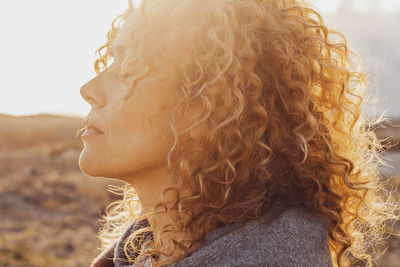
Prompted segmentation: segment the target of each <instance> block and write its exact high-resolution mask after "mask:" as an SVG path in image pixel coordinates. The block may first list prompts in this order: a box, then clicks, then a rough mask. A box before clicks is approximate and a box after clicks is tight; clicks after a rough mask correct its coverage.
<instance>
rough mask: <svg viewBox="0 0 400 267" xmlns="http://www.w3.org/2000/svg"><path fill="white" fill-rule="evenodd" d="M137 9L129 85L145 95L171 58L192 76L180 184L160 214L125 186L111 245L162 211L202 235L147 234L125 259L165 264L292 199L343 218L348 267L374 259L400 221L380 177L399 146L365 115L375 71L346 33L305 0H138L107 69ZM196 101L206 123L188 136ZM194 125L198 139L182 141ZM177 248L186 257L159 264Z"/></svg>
mask: <svg viewBox="0 0 400 267" xmlns="http://www.w3.org/2000/svg"><path fill="white" fill-rule="evenodd" d="M133 12H140V16H141V20H140V23H137V24H136V25H134V28H133V30H132V32H131V43H130V44H129V50H128V51H129V52H128V55H127V56H126V57H125V58H124V60H123V61H122V62H121V63H119V67H120V75H121V79H122V80H124V81H125V82H126V84H127V85H128V86H129V88H130V90H133V89H134V87H135V84H136V83H137V82H138V81H140V80H141V79H145V78H146V77H148V76H151V74H152V70H153V69H154V68H155V66H156V65H157V63H158V62H169V63H170V64H174V66H175V67H176V70H177V75H181V78H182V84H181V87H180V88H179V89H180V90H181V93H182V98H181V99H180V101H179V104H177V106H176V109H175V110H174V112H173V113H172V114H171V121H170V125H171V131H172V132H173V134H174V136H175V143H174V145H173V146H172V147H171V150H170V151H169V153H168V167H169V169H170V171H171V173H172V174H173V175H174V177H176V178H177V181H178V183H177V185H176V186H175V187H171V188H167V189H166V190H165V191H164V193H163V201H162V203H159V204H158V205H157V206H156V207H154V209H153V211H152V212H150V213H147V214H143V213H141V208H140V203H139V202H138V199H137V196H136V193H135V191H134V189H133V188H132V187H131V186H130V185H125V186H123V187H111V188H110V189H109V190H111V191H112V192H114V193H117V194H121V195H122V198H121V200H118V201H116V202H113V203H111V204H110V205H109V206H108V207H107V209H106V212H105V215H103V217H102V228H101V229H100V238H101V240H102V244H103V248H105V247H107V246H108V245H110V244H111V243H113V242H115V241H116V240H117V239H118V238H120V236H121V233H122V232H123V231H124V230H125V229H126V228H127V226H128V225H129V224H130V223H131V222H132V220H133V219H134V218H136V219H138V220H139V219H143V218H150V216H154V215H155V214H156V212H155V210H156V208H160V207H161V208H162V209H161V210H162V211H161V212H164V213H167V214H168V215H169V216H170V217H171V218H172V219H173V222H174V223H172V224H170V225H166V226H164V228H163V231H162V233H165V232H176V233H178V232H184V233H186V234H187V236H189V237H190V238H189V239H185V240H180V241H177V240H174V239H173V238H171V239H163V240H160V238H155V239H154V240H158V241H154V240H148V241H147V242H146V243H145V245H143V247H142V248H141V249H140V248H137V247H136V246H135V242H134V240H135V238H142V239H143V236H144V235H143V234H144V233H146V232H149V231H150V227H144V228H142V229H140V230H139V231H136V232H135V233H132V234H131V236H130V237H129V240H130V242H128V243H126V244H125V247H124V251H125V254H126V255H127V257H128V259H129V260H131V261H133V262H134V261H138V260H139V259H140V258H141V257H143V256H144V255H146V256H149V257H150V259H151V261H152V263H153V265H156V266H160V265H163V264H168V263H173V262H176V261H179V260H180V259H182V258H184V257H185V255H186V253H187V252H188V251H190V250H191V249H193V248H195V247H196V245H198V244H200V243H201V242H202V240H204V238H205V237H206V236H207V235H208V234H209V233H210V232H211V231H212V230H213V229H215V228H216V227H219V226H222V225H225V224H229V223H233V222H237V221H251V220H255V219H257V218H259V217H260V216H262V214H264V213H265V212H266V211H267V210H269V209H270V208H271V206H272V205H273V204H274V203H275V202H276V201H277V200H278V199H287V201H288V203H290V205H298V204H300V205H303V206H306V207H308V208H309V209H311V210H313V211H315V212H317V213H320V214H323V215H325V216H326V217H328V218H329V222H330V223H329V241H330V249H331V255H332V260H333V262H334V264H335V266H349V265H351V264H353V263H354V262H356V261H358V260H361V261H364V262H365V263H366V264H367V265H368V266H370V265H372V262H373V256H374V255H376V251H375V250H376V248H378V247H379V245H380V244H381V241H382V240H383V236H384V234H385V227H386V225H387V223H388V222H390V221H393V220H394V221H396V220H398V219H399V215H398V213H397V211H398V210H399V203H397V202H396V201H395V200H394V199H393V198H392V196H391V194H390V193H391V192H390V191H388V189H386V187H385V182H384V181H383V179H382V177H381V175H380V173H379V169H378V166H379V164H384V162H383V161H382V159H381V156H380V152H382V151H384V149H385V148H387V147H386V146H384V145H382V143H381V141H382V140H379V139H378V138H377V137H376V135H375V133H374V131H373V130H374V128H375V127H376V126H377V125H378V124H379V123H380V122H382V121H383V120H384V118H383V117H382V116H381V117H379V118H377V119H372V118H367V116H365V115H364V112H363V110H362V105H363V104H365V93H366V88H367V87H366V79H365V75H364V74H363V73H362V72H361V71H360V69H359V67H360V66H361V64H360V61H359V59H358V57H357V55H356V54H355V53H354V52H352V51H351V50H350V49H349V47H348V44H347V41H346V38H345V37H344V36H343V34H341V33H340V32H337V31H333V30H330V29H328V28H327V26H326V25H325V24H324V21H323V19H322V17H321V15H320V14H319V13H318V11H316V9H315V8H313V7H312V6H310V5H309V4H307V3H305V2H302V1H298V0H186V1H183V0H163V1H156V0H143V1H142V3H141V5H140V7H139V8H136V7H134V5H133V4H132V3H131V2H130V8H129V9H128V10H127V11H126V12H125V13H123V14H122V15H120V16H119V17H117V18H116V19H115V20H114V22H113V24H112V29H111V30H110V31H109V33H108V35H107V37H108V38H107V42H106V44H105V45H104V46H102V47H100V48H99V49H98V50H97V53H98V59H97V60H96V62H95V70H96V72H97V73H98V72H100V71H101V69H103V68H106V67H107V66H108V62H109V60H110V59H112V58H113V54H112V51H113V50H112V45H113V41H114V40H115V37H116V36H117V34H118V32H119V30H120V28H121V25H122V24H123V23H129V20H128V19H129V15H131V14H132V13H133ZM154 38H157V42H152V40H154ZM178 51H179V57H178V58H171V55H176V53H177V52H178ZM128 96H129V94H128V95H127V96H126V97H128ZM363 100H364V101H363ZM193 107H197V108H198V110H199V118H198V119H197V120H196V121H194V122H193V124H192V125H191V126H190V127H188V128H186V129H183V130H180V129H177V127H176V125H177V124H178V123H179V121H180V120H181V119H182V118H183V114H184V112H187V111H189V110H191V109H193ZM193 128H197V129H198V131H199V138H198V139H196V140H195V141H190V142H189V141H187V140H186V139H184V138H182V136H183V134H184V133H187V132H188V131H189V130H190V129H193ZM183 190H188V192H190V194H189V195H185V196H184V195H183V194H182V192H183ZM158 212H160V211H158ZM161 247H163V248H167V249H166V250H165V249H164V250H163V251H161V249H160V248H161ZM173 251H179V253H178V254H177V256H175V257H173V258H168V260H164V261H161V260H158V258H157V255H160V254H163V255H172V252H173ZM134 252H136V253H138V254H139V256H138V257H136V258H135V259H132V253H134Z"/></svg>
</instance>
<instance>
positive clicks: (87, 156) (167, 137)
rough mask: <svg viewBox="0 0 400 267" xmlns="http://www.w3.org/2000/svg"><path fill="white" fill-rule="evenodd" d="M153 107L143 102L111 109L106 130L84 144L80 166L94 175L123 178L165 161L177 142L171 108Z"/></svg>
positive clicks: (107, 117) (163, 163)
mask: <svg viewBox="0 0 400 267" xmlns="http://www.w3.org/2000/svg"><path fill="white" fill-rule="evenodd" d="M153 104H154V103H153ZM161 104H162V103H160V106H162V105H161ZM164 106H165V105H164ZM132 107H133V108H132ZM152 108H154V105H144V103H143V102H141V105H132V106H131V108H130V109H124V110H121V111H119V112H108V114H109V115H108V116H106V117H105V122H106V124H107V132H106V133H105V135H103V136H99V138H98V139H97V140H95V139H93V140H90V142H87V143H86V144H85V148H84V150H83V151H82V153H81V155H80V159H79V165H80V168H81V170H82V171H83V172H85V173H86V174H88V175H91V176H100V177H110V178H120V179H123V178H124V177H127V176H132V175H137V174H139V173H140V172H142V171H145V170H146V169H148V168H153V167H156V166H160V165H166V164H167V154H168V151H169V149H170V148H171V147H172V145H173V143H174V136H173V134H172V132H171V130H170V128H169V119H170V117H169V115H170V109H168V108H160V107H159V108H158V109H155V110H153V109H152ZM100 137H101V138H100Z"/></svg>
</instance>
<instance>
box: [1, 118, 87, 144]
mask: <svg viewBox="0 0 400 267" xmlns="http://www.w3.org/2000/svg"><path fill="white" fill-rule="evenodd" d="M82 127H83V118H79V117H64V116H57V115H48V114H40V115H32V116H10V115H5V114H0V150H8V151H10V150H20V149H34V148H38V147H43V146H45V147H47V148H48V149H55V147H62V146H63V147H64V148H65V147H70V148H77V149H78V148H80V147H81V141H80V139H75V134H76V131H77V130H78V129H80V128H82Z"/></svg>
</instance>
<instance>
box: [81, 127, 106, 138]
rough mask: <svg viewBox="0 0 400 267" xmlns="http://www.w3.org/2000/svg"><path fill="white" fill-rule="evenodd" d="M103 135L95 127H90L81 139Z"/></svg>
mask: <svg viewBox="0 0 400 267" xmlns="http://www.w3.org/2000/svg"><path fill="white" fill-rule="evenodd" d="M101 134H103V132H101V131H99V130H97V129H96V128H94V127H89V128H86V129H85V131H83V133H82V135H81V139H88V138H91V137H94V136H97V135H101Z"/></svg>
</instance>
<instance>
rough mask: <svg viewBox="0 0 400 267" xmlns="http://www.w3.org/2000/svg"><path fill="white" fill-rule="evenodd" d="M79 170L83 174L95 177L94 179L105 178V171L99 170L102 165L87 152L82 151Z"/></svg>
mask: <svg viewBox="0 0 400 267" xmlns="http://www.w3.org/2000/svg"><path fill="white" fill-rule="evenodd" d="M78 164H79V169H80V170H81V172H83V173H85V174H87V175H89V176H93V177H100V176H101V177H105V176H104V173H103V171H102V170H101V169H100V168H99V167H100V166H101V165H102V164H99V162H98V161H96V160H95V159H94V158H93V157H90V155H88V153H87V151H85V149H84V150H82V152H81V154H80V155H79V162H78Z"/></svg>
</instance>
